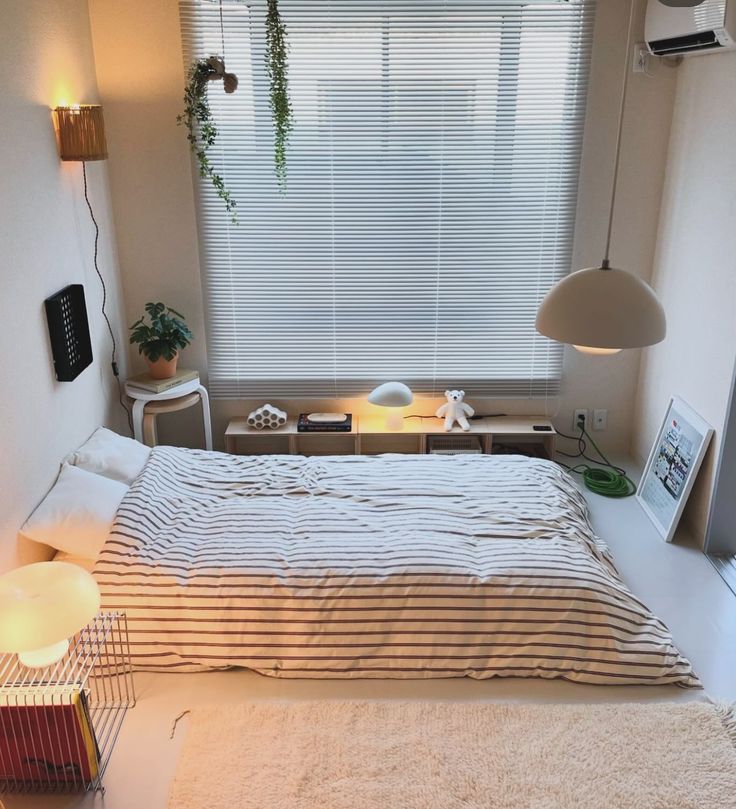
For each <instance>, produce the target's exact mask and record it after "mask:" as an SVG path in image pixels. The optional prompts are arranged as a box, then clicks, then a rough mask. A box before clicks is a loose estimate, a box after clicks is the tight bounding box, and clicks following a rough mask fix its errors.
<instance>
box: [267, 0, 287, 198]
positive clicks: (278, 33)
mask: <svg viewBox="0 0 736 809" xmlns="http://www.w3.org/2000/svg"><path fill="white" fill-rule="evenodd" d="M266 46H267V50H266V69H267V71H268V78H269V80H270V91H271V116H272V118H273V135H274V165H275V170H276V181H277V182H278V185H279V188H280V190H282V191H283V190H284V189H285V188H286V144H287V141H288V138H289V132H291V129H292V126H293V120H292V109H291V103H290V101H289V77H288V72H289V65H288V50H289V47H288V43H287V41H286V28H285V27H284V23H283V21H282V19H281V14H280V13H279V4H278V0H268V10H267V13H266Z"/></svg>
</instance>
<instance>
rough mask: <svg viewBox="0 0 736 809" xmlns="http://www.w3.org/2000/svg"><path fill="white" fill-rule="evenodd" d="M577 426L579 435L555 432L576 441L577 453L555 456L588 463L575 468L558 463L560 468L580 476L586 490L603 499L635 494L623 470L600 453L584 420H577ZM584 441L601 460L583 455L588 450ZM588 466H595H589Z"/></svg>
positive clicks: (634, 485)
mask: <svg viewBox="0 0 736 809" xmlns="http://www.w3.org/2000/svg"><path fill="white" fill-rule="evenodd" d="M578 426H579V427H580V435H577V436H574V435H565V433H561V432H560V431H559V430H558V431H557V434H558V435H561V436H562V437H563V438H568V439H570V440H571V441H577V442H578V451H577V452H576V453H569V452H562V451H558V453H557V454H558V455H564V456H565V457H566V458H572V459H575V458H583V459H584V460H586V461H589V463H587V464H586V463H579V464H576V465H575V466H569V465H568V464H565V463H562V462H561V461H558V463H559V464H560V466H562V467H564V468H565V469H567V470H568V472H573V473H575V474H577V475H581V476H582V478H583V483H585V486H586V488H588V489H590V491H591V492H594V493H595V494H600V495H603V497H631V495H632V494H636V484H635V483H634V481H633V480H631V478H630V477H629V476H628V475H627V474H626V470H625V469H622V468H621V467H620V466H616V465H615V464H612V463H611V462H610V461H609V460H608V458H606V456H605V455H604V454H603V453H602V452H601V450H600V449H599V448H598V445H597V444H596V443H595V441H594V440H593V438H592V436H591V435H590V434H589V433H588V431H587V430H586V429H585V419H579V420H578ZM586 439H587V441H589V442H590V444H591V446H592V447H593V449H594V450H595V451H596V452H597V453H598V456H599V457H600V459H601V460H598V459H596V458H591V457H590V456H588V455H586V454H585V453H586V450H587V449H588V444H587V443H586ZM590 464H597V465H596V466H590ZM601 467H604V468H601Z"/></svg>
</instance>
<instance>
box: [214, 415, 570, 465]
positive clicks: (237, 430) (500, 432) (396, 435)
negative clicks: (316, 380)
mask: <svg viewBox="0 0 736 809" xmlns="http://www.w3.org/2000/svg"><path fill="white" fill-rule="evenodd" d="M442 424H443V423H442V421H441V420H440V419H436V418H433V417H426V418H421V419H419V418H408V419H404V429H403V430H400V431H395V432H392V431H391V430H387V429H386V426H385V423H384V419H381V418H373V417H370V416H355V415H353V424H352V427H353V428H352V430H351V431H350V432H349V433H342V432H324V433H322V432H318V433H300V432H298V430H297V428H296V419H293V418H290V419H289V420H288V421H287V422H286V424H285V425H284V426H283V427H281V428H279V429H277V430H255V429H253V428H252V427H251V426H250V425H249V424H248V423H247V421H246V419H245V418H237V419H233V420H232V421H231V422H230V423H229V424H228V426H227V430H226V431H225V448H226V450H227V452H230V453H233V454H238V453H242V454H244V455H251V454H252V455H259V454H264V453H284V454H287V453H288V454H291V455H346V454H347V455H378V454H380V453H383V452H404V453H425V452H428V451H429V450H430V443H431V442H430V441H429V438H430V437H431V436H437V437H445V438H447V437H458V436H477V438H478V439H479V441H480V447H481V450H482V452H483V453H486V454H487V453H491V454H492V453H503V452H507V451H508V448H509V447H513V448H514V449H515V450H518V451H520V452H521V453H522V454H528V455H532V456H535V457H546V458H552V457H553V456H554V453H555V439H556V433H555V430H554V427H553V426H552V422H551V421H550V420H549V419H547V418H544V417H542V416H492V417H489V418H483V419H477V420H475V421H471V422H470V430H469V431H468V432H463V430H461V429H460V428H459V427H457V426H456V427H455V428H454V429H453V431H452V432H450V433H446V432H445V431H444V429H443V426H442ZM535 426H542V427H547V428H549V429H548V430H546V431H538V430H535V429H534V427H535Z"/></svg>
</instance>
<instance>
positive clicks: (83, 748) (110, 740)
mask: <svg viewBox="0 0 736 809" xmlns="http://www.w3.org/2000/svg"><path fill="white" fill-rule="evenodd" d="M134 705H135V689H134V686H133V676H132V668H131V663H130V646H129V642H128V623H127V619H126V617H125V613H118V612H103V613H100V614H99V615H98V616H97V618H95V619H94V621H92V622H91V623H90V624H88V625H87V626H86V627H85V628H84V629H83V630H82V631H81V632H80V633H79V634H78V635H77V636H76V637H75V638H74V639H73V641H72V643H70V645H69V651H68V652H67V653H66V655H64V657H63V658H62V659H61V660H60V661H59V662H58V663H54V664H52V665H51V666H48V667H47V668H43V669H34V668H27V667H26V666H24V665H23V664H21V663H20V662H19V661H18V658H17V657H16V656H15V655H8V654H6V655H0V793H9V792H83V791H88V792H89V791H100V792H104V787H103V785H102V778H103V776H104V774H105V770H106V769H107V765H108V763H109V761H110V755H111V753H112V750H113V747H114V746H115V742H116V740H117V737H118V734H119V733H120V728H121V727H122V724H123V719H124V718H125V714H126V713H127V711H128V709H129V708H132V707H133V706H134Z"/></svg>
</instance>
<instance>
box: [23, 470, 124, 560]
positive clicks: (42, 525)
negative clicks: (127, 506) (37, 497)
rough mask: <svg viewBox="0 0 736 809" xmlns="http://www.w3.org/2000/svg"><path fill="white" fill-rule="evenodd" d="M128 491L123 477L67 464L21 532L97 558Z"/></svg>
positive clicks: (56, 546) (70, 550)
mask: <svg viewBox="0 0 736 809" xmlns="http://www.w3.org/2000/svg"><path fill="white" fill-rule="evenodd" d="M127 491H128V487H127V486H126V485H125V484H124V483H120V481H117V480H112V479H111V478H106V477H103V476H102V475H95V474H93V473H92V472H86V471H85V470H84V469H78V468H77V467H76V466H70V465H69V464H64V465H63V466H62V467H61V472H60V473H59V477H58V478H57V479H56V483H55V484H54V486H53V488H52V489H51V491H50V492H49V493H48V494H47V495H46V497H44V499H43V500H42V501H41V505H39V507H38V508H37V509H36V510H35V511H34V512H33V514H31V516H30V517H29V518H28V519H27V520H26V522H25V524H24V526H23V527H22V528H21V529H20V532H21V534H23V536H26V537H28V539H32V540H33V541H34V542H42V543H43V544H44V545H50V546H51V547H52V548H56V549H57V550H59V551H65V552H66V553H68V554H71V555H72V556H81V557H82V558H84V559H95V558H97V555H98V554H99V552H100V551H101V550H102V546H103V545H104V544H105V540H106V539H107V536H108V534H109V533H110V528H111V527H112V522H113V520H114V519H115V514H116V513H117V510H118V506H119V505H120V502H121V500H122V499H123V497H125V493H126V492H127Z"/></svg>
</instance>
